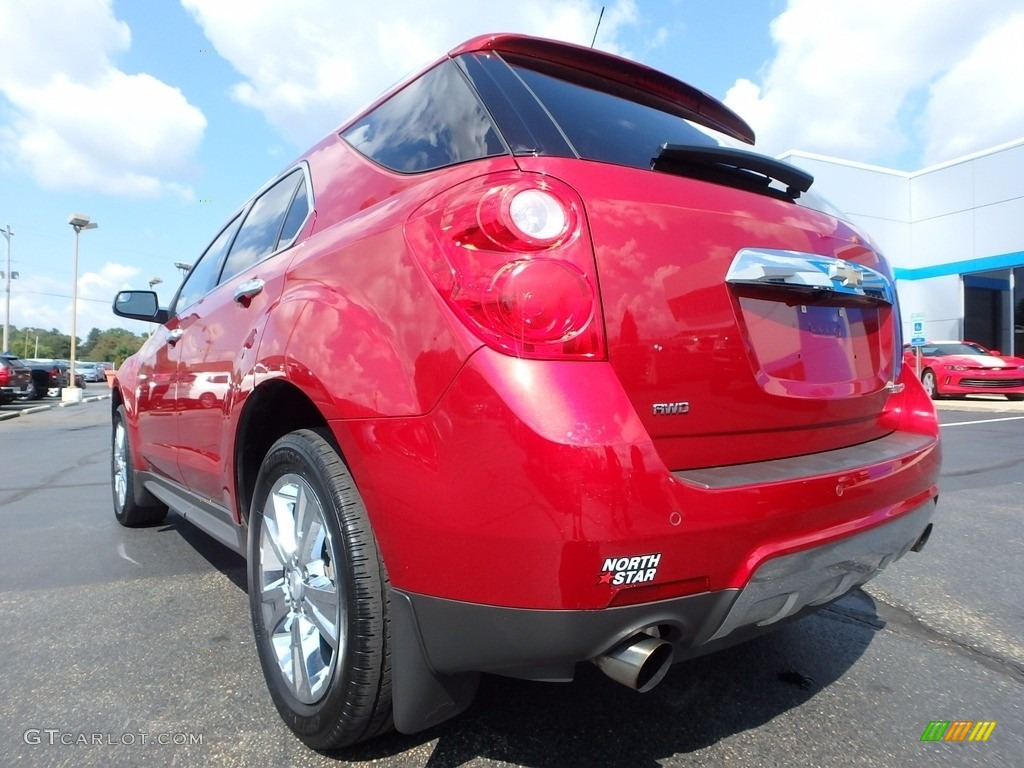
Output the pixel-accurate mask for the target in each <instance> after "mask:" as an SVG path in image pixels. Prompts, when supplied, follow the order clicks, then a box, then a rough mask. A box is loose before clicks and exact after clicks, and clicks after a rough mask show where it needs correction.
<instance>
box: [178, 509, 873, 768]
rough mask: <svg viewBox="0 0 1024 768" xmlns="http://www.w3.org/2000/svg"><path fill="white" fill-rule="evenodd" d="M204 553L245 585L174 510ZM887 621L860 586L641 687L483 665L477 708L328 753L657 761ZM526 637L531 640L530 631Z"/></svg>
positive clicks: (863, 643)
mask: <svg viewBox="0 0 1024 768" xmlns="http://www.w3.org/2000/svg"><path fill="white" fill-rule="evenodd" d="M161 530H162V531H176V532H177V533H178V535H180V536H181V537H182V538H183V539H184V540H185V541H186V542H187V543H188V544H189V545H190V546H191V547H192V548H193V549H194V550H195V551H196V552H197V553H198V554H200V555H201V556H202V557H203V558H205V559H206V561H207V562H208V563H209V564H210V565H211V566H213V567H214V568H216V569H217V570H218V571H220V572H221V573H223V574H224V575H225V576H226V577H227V578H228V580H229V581H230V582H231V583H232V584H234V585H235V586H236V587H238V589H239V590H240V591H241V592H243V593H245V592H247V577H246V563H245V559H244V558H242V557H241V556H240V555H238V554H236V553H235V552H233V551H231V550H230V549H228V548H227V547H225V546H223V545H221V544H219V543H218V542H216V541H215V540H213V539H212V538H210V537H209V536H208V535H207V534H205V533H203V532H202V531H200V530H199V529H198V528H196V527H195V526H193V525H192V524H191V523H188V522H187V521H185V520H184V519H183V518H181V517H180V516H178V515H177V514H175V513H171V514H170V515H169V516H168V518H167V521H166V522H165V524H164V525H163V526H162V527H161ZM884 628H885V621H883V620H882V619H881V618H880V617H879V615H878V611H877V608H876V605H875V602H874V600H873V599H872V598H871V597H870V596H869V595H868V594H866V593H865V592H863V591H862V590H860V589H855V590H853V591H852V592H851V593H849V594H847V595H846V596H844V597H843V598H841V599H840V600H838V601H836V602H835V603H833V604H831V605H829V606H826V607H825V608H822V609H821V610H819V611H817V612H816V613H813V614H810V615H809V616H806V617H804V618H802V619H800V620H799V621H796V622H793V623H791V624H788V625H786V626H784V627H781V628H780V629H778V630H776V631H775V632H771V633H769V634H766V635H763V636H761V637H759V638H756V639H754V640H751V641H749V642H747V643H744V644H742V645H738V646H735V647H733V648H727V649H725V650H722V651H719V652H717V653H714V654H710V655H708V656H704V657H701V658H697V659H692V660H689V661H685V662H682V663H680V664H676V665H675V666H674V667H673V668H672V670H671V671H670V672H669V674H668V675H667V676H666V677H665V680H664V681H663V682H662V683H661V684H660V685H659V686H658V687H656V688H655V689H654V690H653V691H650V692H649V693H646V694H639V693H636V692H634V691H631V690H629V689H627V688H625V687H624V686H622V685H619V684H618V683H615V682H613V681H611V680H609V679H608V678H607V677H605V676H604V675H603V674H602V673H601V672H600V671H599V670H598V669H597V668H596V667H594V666H592V665H590V664H580V665H578V667H577V676H576V680H575V681H574V682H572V683H569V684H559V683H537V682H531V681H526V680H515V679H511V678H505V677H499V676H495V675H484V676H483V678H482V680H481V685H480V691H479V693H478V695H477V698H476V700H475V701H474V703H473V704H472V705H471V706H470V708H469V709H468V710H467V711H466V712H464V713H463V714H462V715H460V716H459V717H457V718H454V719H452V720H449V721H448V722H446V723H442V724H441V725H438V726H436V727H434V728H431V729H429V730H427V731H423V732H421V733H417V734H411V735H408V734H399V733H390V734H387V735H385V736H382V737H379V738H376V739H373V740H371V741H368V742H366V743H363V744H358V745H356V746H354V747H350V748H348V749H344V750H337V751H333V752H323V753H321V754H323V756H324V757H327V758H330V759H333V760H337V761H339V762H343V763H358V762H361V761H371V760H387V759H389V758H396V757H397V756H399V755H401V754H402V753H405V752H408V751H409V750H417V751H422V750H423V749H424V748H427V749H430V746H429V745H430V744H431V742H433V747H432V751H431V754H430V758H429V760H428V761H427V762H426V764H425V765H426V768H454V766H461V765H465V764H466V763H468V762H471V761H473V760H475V759H489V760H497V761H503V762H506V763H509V764H512V765H519V766H529V767H530V768H569V767H570V766H587V768H592V767H593V766H601V765H630V766H651V768H654V766H657V765H659V764H660V762H661V761H663V760H665V759H666V758H669V757H671V756H673V755H679V754H687V753H691V752H697V751H699V750H702V749H705V748H707V747H709V746H712V745H714V744H715V743H717V742H719V741H722V740H723V739H727V738H729V737H731V736H734V735H736V734H739V733H742V732H744V731H747V730H750V729H753V728H758V727H760V726H762V725H764V724H765V723H768V722H770V721H771V720H773V719H774V718H776V717H778V716H779V715H782V714H784V713H785V712H787V711H789V710H791V709H794V708H797V707H799V706H801V705H802V704H804V703H806V702H807V701H809V700H810V699H812V698H814V697H815V696H816V695H818V693H820V692H821V691H823V690H825V689H827V688H828V687H829V686H830V685H832V684H833V683H835V682H836V681H837V680H839V679H840V678H841V677H842V676H843V675H844V674H846V672H847V671H848V670H849V669H850V668H851V667H852V666H853V665H854V664H855V663H856V661H857V660H858V659H859V658H860V657H861V656H862V655H863V654H864V652H865V650H866V649H867V648H868V646H869V645H870V644H871V641H872V639H873V638H874V636H875V634H876V633H877V632H879V631H881V630H882V629H884ZM524 642H528V639H525V638H524Z"/></svg>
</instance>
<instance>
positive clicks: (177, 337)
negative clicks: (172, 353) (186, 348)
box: [165, 328, 185, 347]
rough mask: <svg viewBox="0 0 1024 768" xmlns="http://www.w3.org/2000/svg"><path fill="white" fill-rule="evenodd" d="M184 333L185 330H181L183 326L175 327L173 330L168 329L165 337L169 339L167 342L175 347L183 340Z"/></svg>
mask: <svg viewBox="0 0 1024 768" xmlns="http://www.w3.org/2000/svg"><path fill="white" fill-rule="evenodd" d="M184 335H185V332H184V331H183V330H181V328H175V329H174V330H173V331H168V332H167V336H166V337H165V338H166V339H167V343H168V344H170V345H171V346H172V347H173V346H174V345H175V344H177V343H178V342H179V341H181V337H182V336H184Z"/></svg>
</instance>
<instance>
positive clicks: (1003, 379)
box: [903, 341, 1024, 401]
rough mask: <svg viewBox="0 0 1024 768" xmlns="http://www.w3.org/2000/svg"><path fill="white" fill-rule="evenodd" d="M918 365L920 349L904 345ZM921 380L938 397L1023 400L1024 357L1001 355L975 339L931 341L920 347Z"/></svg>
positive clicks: (906, 355)
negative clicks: (1000, 396) (973, 396)
mask: <svg viewBox="0 0 1024 768" xmlns="http://www.w3.org/2000/svg"><path fill="white" fill-rule="evenodd" d="M903 357H904V361H905V363H906V364H907V365H909V366H910V367H912V368H915V370H916V365H917V351H916V350H915V349H914V348H913V347H909V346H908V347H904V354H903ZM921 383H922V384H923V385H924V389H925V391H926V392H927V393H928V394H929V395H930V396H931V397H932V398H933V399H935V400H938V399H940V398H942V397H944V396H946V395H1005V396H1006V399H1007V400H1017V401H1020V400H1024V358H1020V357H1010V356H1008V355H1000V354H999V351H998V350H992V349H986V348H985V347H983V346H981V344H976V343H975V342H973V341H929V342H928V343H926V344H924V345H923V346H922V347H921Z"/></svg>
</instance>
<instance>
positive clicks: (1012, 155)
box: [781, 138, 1024, 355]
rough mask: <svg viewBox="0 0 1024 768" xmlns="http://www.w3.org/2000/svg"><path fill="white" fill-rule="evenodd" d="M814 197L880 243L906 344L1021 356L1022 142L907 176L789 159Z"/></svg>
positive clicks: (808, 157) (798, 155)
mask: <svg viewBox="0 0 1024 768" xmlns="http://www.w3.org/2000/svg"><path fill="white" fill-rule="evenodd" d="M781 159H783V160H785V161H787V162H789V163H792V164H793V165H797V166H799V167H801V168H803V169H805V170H807V171H810V172H811V173H812V174H814V179H815V182H814V190H815V191H816V192H820V193H821V194H823V195H824V196H825V197H826V198H828V199H829V200H830V201H831V202H832V203H833V204H834V205H835V206H836V207H838V208H839V209H840V210H843V211H845V212H846V213H847V214H848V215H849V216H850V218H851V219H852V220H853V221H855V222H856V223H857V224H860V225H862V226H863V228H864V229H865V231H866V232H867V233H868V234H870V235H871V237H872V238H874V240H875V241H876V242H877V243H878V245H879V246H880V247H881V249H882V251H883V252H884V253H885V255H886V257H887V258H888V259H889V261H890V263H891V264H892V266H893V269H894V272H895V274H896V283H897V291H898V293H899V297H900V306H901V309H902V313H903V335H904V339H905V340H907V341H909V340H910V338H911V336H912V335H913V334H912V328H911V327H910V316H911V315H912V314H914V313H924V316H925V327H924V335H925V336H926V337H927V338H929V339H968V340H971V341H977V342H979V343H981V344H984V345H985V346H987V347H992V348H995V349H999V350H1002V351H1003V353H1004V354H1010V353H1016V354H1021V355H1024V138H1022V139H1018V140H1017V141H1013V142H1010V143H1008V144H1003V145H1001V146H998V147H994V148H992V149H988V150H985V151H983V152H977V153H975V154H972V155H967V156H965V157H961V158H958V159H957V160H951V161H950V162H948V163H942V164H941V165H935V166H932V167H930V168H925V169H923V170H920V171H913V172H911V173H907V172H905V171H896V170H892V169H889V168H880V167H877V166H871V165H864V164H861V163H853V162H850V161H847V160H840V159H837V158H833V157H824V156H821V155H813V154H810V153H806V152H799V151H792V152H787V153H786V154H784V155H782V156H781Z"/></svg>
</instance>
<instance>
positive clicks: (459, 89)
mask: <svg viewBox="0 0 1024 768" xmlns="http://www.w3.org/2000/svg"><path fill="white" fill-rule="evenodd" d="M342 138H344V139H345V141H347V142H348V143H349V144H351V145H352V146H353V147H354V148H355V149H356V150H358V151H359V152H361V153H362V154H364V155H366V156H367V157H369V158H370V159H371V160H373V161H374V162H377V163H380V164H381V165H383V166H384V167H385V168H390V169H391V170H393V171H399V172H401V173H418V172H421V171H429V170H433V169H435V168H443V167H445V166H447V165H455V164H456V163H464V162H466V161H468V160H479V159H480V158H483V157H493V156H495V155H504V154H507V153H508V150H506V149H505V145H504V143H503V142H502V140H501V138H500V137H499V136H498V132H497V130H495V128H494V124H493V123H492V122H491V118H490V115H488V113H487V110H486V109H484V107H483V105H482V104H481V103H480V100H479V99H478V98H477V96H476V93H474V92H473V89H472V88H471V87H470V86H469V84H468V83H467V82H466V78H465V77H463V75H462V73H461V72H460V71H459V68H458V66H456V65H455V64H454V63H453V62H451V61H447V62H444V63H443V64H439V65H438V66H437V67H435V68H434V69H433V70H431V71H430V72H428V73H427V74H425V75H424V76H423V77H421V78H420V79H418V80H416V81H415V82H413V83H410V84H409V85H408V86H406V87H405V88H403V89H402V90H401V91H399V92H398V93H396V94H395V95H394V96H392V97H391V98H390V99H388V100H387V101H386V102H384V103H383V104H381V105H380V106H379V107H377V108H376V109H375V110H373V111H372V112H370V113H369V114H368V115H365V116H364V117H362V118H361V119H360V120H358V121H357V122H356V123H355V124H354V125H353V126H352V127H351V128H349V129H348V130H346V131H345V132H344V133H343V134H342Z"/></svg>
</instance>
